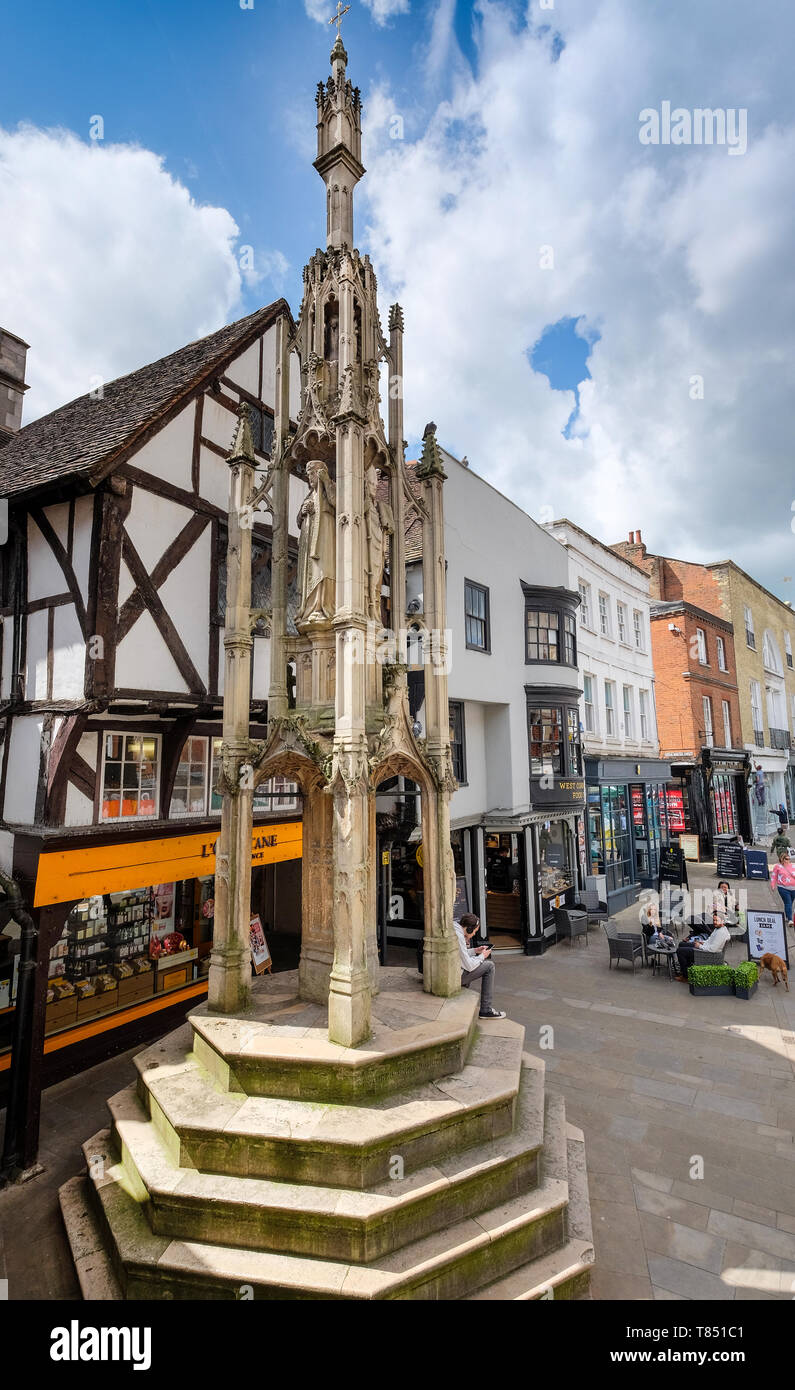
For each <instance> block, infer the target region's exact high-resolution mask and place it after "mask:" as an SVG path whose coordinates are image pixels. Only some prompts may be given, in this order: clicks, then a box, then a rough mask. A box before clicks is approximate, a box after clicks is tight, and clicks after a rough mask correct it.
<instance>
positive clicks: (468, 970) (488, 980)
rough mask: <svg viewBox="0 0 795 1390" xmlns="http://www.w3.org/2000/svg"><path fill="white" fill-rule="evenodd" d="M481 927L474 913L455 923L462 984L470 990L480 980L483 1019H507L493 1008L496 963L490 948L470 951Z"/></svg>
mask: <svg viewBox="0 0 795 1390" xmlns="http://www.w3.org/2000/svg"><path fill="white" fill-rule="evenodd" d="M479 927H480V922H479V921H478V918H477V917H476V916H475V914H474V912H465V913H464V916H463V917H462V918H461V921H460V922H456V921H454V922H453V929H454V931H455V934H456V936H457V938H458V950H459V954H460V956H461V984H462V985H463V987H464V989H468V988H469V986H470V984H471V983H472V981H473V980H480V982H481V984H480V1017H481V1018H505V1014H504V1013H500V1011H499V1009H493V1008H492V1006H491V996H492V991H493V989H494V961H493V960H492V959H491V947H490V946H476V947H475V949H474V951H471V950H470V949H469V940H470V938H471V937H473V936H474V935H475V933H476V931H477V930H478V928H479Z"/></svg>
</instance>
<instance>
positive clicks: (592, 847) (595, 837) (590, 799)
mask: <svg viewBox="0 0 795 1390" xmlns="http://www.w3.org/2000/svg"><path fill="white" fill-rule="evenodd" d="M586 807H587V813H588V862H589V864H590V871H589V872H590V873H591V874H597V875H601V874H603V873H604V871H605V855H604V842H603V839H602V802H601V798H600V796H599V788H598V787H588V789H587V791H586Z"/></svg>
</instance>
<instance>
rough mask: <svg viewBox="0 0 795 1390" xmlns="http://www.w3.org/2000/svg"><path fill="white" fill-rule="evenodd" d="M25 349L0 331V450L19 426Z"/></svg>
mask: <svg viewBox="0 0 795 1390" xmlns="http://www.w3.org/2000/svg"><path fill="white" fill-rule="evenodd" d="M28 346H29V345H28V343H25V342H23V341H22V339H21V338H18V337H17V336H16V334H15V333H9V331H8V329H7V328H0V449H2V447H3V445H4V444H7V443H8V441H9V439H10V438H11V436H12V435H13V434H17V433H18V432H19V429H20V427H21V425H22V397H23V395H24V394H25V392H26V391H27V389H28V388H27V385H26V383H25V364H26V362H27V357H28Z"/></svg>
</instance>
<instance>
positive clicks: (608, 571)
mask: <svg viewBox="0 0 795 1390" xmlns="http://www.w3.org/2000/svg"><path fill="white" fill-rule="evenodd" d="M550 531H551V532H552V533H553V534H554V535H555V536H556V537H557V538H558V539H559V540H560V542H561V544H565V545H566V547H567V551H568V555H569V585H570V587H571V588H572V589H577V588H578V587H579V583H580V580H582V581H583V582H584V583H586V584H588V585H590V590H591V594H590V597H591V613H590V619H591V627H590V628H586V627H585V626H584V625H583V624H582V622H581V621H580V620H579V617H578V624H577V639H578V660H579V667H580V683H581V684H582V677H583V676H584V675H585V674H588V675H591V676H592V677H594V693H595V704H596V717H597V724H598V729H597V731H596V732H595V733H593V734H588V733H583V741H584V746H585V749H586V752H588V753H589V754H592V755H594V756H608V755H611V756H613V757H619V756H624V757H632V756H636V757H646V758H656V757H657V756H658V755H659V741H658V738H657V724H656V702H655V696H654V663H653V659H652V652H651V636H650V632H649V606H650V599H649V580H648V578H647V576H646V575H644V574H641V573H640V572H639V571H638V570H636V569H635V567H634V566H632V565H629V564H627V563H626V561H624V560H623V559H622V558H621V556H619V555H616V554H614V552H613V551H611V550H609V549H608V548H607V547H605V546H602V545H600V544H599V542H598V541H595V540H593V539H591V538H590V537H587V536H584V535H583V534H582V533H581V532H579V531H578V530H576V529H575V528H574V527H566V526H565V525H563V526H555V525H554V524H553V525H551V526H550ZM600 593H603V594H606V595H607V598H608V604H609V612H610V620H611V628H612V635H611V636H604V635H603V634H602V632H601V629H600V624H599V594H600ZM619 603H623V604H624V606H625V608H626V610H627V636H628V638H629V641H627V642H621V641H619V637H618V610H617V605H618V604H619ZM635 609H637V610H638V611H639V612H640V613H641V614H642V623H643V632H644V650H643V651H640V650H639V649H638V648H637V647H636V646H635V637H634V626H633V612H634V610H635ZM606 680H608V681H613V683H614V685H615V702H616V733H615V735H613V736H612V737H610V738H608V737H607V735H606V733H605V726H606V716H605V698H604V683H605V681H606ZM625 685H626V686H629V687H630V688H631V690H632V716H633V718H632V723H633V731H632V735H631V737H628V736H627V735H626V733H625V731H624V695H623V688H624V686H625ZM641 690H646V691H647V692H648V701H647V707H648V711H649V738H648V740H647V741H645V742H644V741H642V740H641V737H640V698H639V693H640V691H641ZM580 721H581V723H582V726H583V730H584V729H585V701H584V698H582V697H581V699H580Z"/></svg>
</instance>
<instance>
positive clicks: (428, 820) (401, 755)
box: [368, 750, 444, 988]
mask: <svg viewBox="0 0 795 1390" xmlns="http://www.w3.org/2000/svg"><path fill="white" fill-rule="evenodd" d="M401 776H402V777H405V778H407V779H409V780H410V781H412V782H414V783H416V785H417V786H418V787H419V789H420V803H421V821H420V825H421V833H422V840H421V843H422V848H423V863H422V882H423V889H422V892H423V922H424V929H425V940H426V941H427V940H428V938H429V937H430V936H431V935H433V930H434V923H433V914H434V911H435V906H434V905H435V904H436V902H437V901H438V891H437V884H438V881H439V875H440V873H441V870H442V866H443V863H444V846H440V844H439V837H438V826H437V823H436V822H437V816H436V812H437V806H438V800H437V789H436V786H435V783H434V781H433V778H432V776H431V773H430V771H429V769H428V768H427V767H426V766H425V765H424V763H423V762H422V761H421V760H420V759H419V758H417V757H414V756H412V754H411V753H410V752H408V751H400V750H397V751H395V752H393V753H390V755H389V756H388V757H387V758H385V759H384V761H383V762H382V763H379V764H378V765H377V767H376V768H375V769H374V770H373V772H372V774H371V779H370V844H371V846H372V854H371V872H370V876H369V880H368V908H369V915H370V919H371V921H373V922H374V923H376V922H377V921H378V862H377V860H378V855H377V853H376V851H377V849H378V847H379V846H378V835H377V829H376V795H377V792H378V788H379V787H380V786H381V785H382V784H383V783H384V782H386V781H389V779H390V778H392V777H401ZM426 988H427V973H426Z"/></svg>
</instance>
